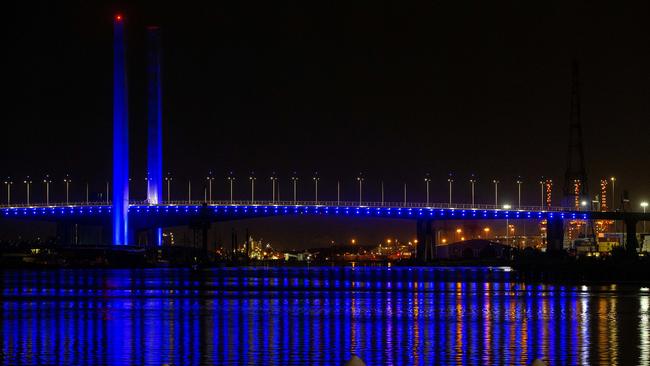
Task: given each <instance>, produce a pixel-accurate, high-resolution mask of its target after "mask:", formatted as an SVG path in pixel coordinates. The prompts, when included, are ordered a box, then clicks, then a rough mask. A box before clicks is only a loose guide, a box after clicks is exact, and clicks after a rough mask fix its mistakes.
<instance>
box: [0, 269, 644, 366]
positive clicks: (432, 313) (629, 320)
mask: <svg viewBox="0 0 650 366" xmlns="http://www.w3.org/2000/svg"><path fill="white" fill-rule="evenodd" d="M0 284H1V286H2V288H1V294H2V311H1V312H0V314H1V315H0V316H1V318H0V322H1V324H2V339H1V344H0V346H1V350H2V363H12V364H15V363H22V364H71V365H72V364H111V365H115V364H151V365H160V364H190V365H198V364H252V365H257V364H266V365H338V364H341V363H342V362H343V360H345V359H346V358H348V357H349V356H350V354H352V353H356V354H359V355H361V356H362V357H363V358H364V360H366V361H367V362H368V364H370V365H378V364H409V365H411V364H422V365H425V364H426V365H430V364H440V365H469V364H481V365H523V364H527V363H528V362H530V361H531V360H533V359H534V358H537V357H541V358H544V359H547V360H550V361H551V364H554V365H559V364H582V365H586V364H589V365H628V364H648V363H649V362H650V298H649V297H648V296H649V293H648V292H646V291H641V290H640V288H639V287H631V286H630V287H627V288H626V287H621V286H619V287H610V286H606V287H598V286H590V287H584V286H575V287H572V286H553V285H537V284H534V285H533V284H523V283H518V282H516V281H515V280H514V279H513V277H512V273H511V272H506V271H498V270H488V269H470V268H465V269H435V270H434V269H423V268H390V269H387V268H362V267H361V268H360V267H357V268H354V269H352V268H329V267H328V268H309V269H307V268H270V269H262V268H260V269H248V268H231V269H215V270H209V271H204V272H200V273H194V272H191V271H188V270H175V269H148V270H93V271H88V270H65V271H49V272H48V271H43V272H29V271H15V272H4V273H2V274H1V278H0Z"/></svg>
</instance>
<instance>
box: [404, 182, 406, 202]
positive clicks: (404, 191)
mask: <svg viewBox="0 0 650 366" xmlns="http://www.w3.org/2000/svg"><path fill="white" fill-rule="evenodd" d="M404 206H406V182H404Z"/></svg>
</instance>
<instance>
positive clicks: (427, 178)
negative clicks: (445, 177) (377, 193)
mask: <svg viewBox="0 0 650 366" xmlns="http://www.w3.org/2000/svg"><path fill="white" fill-rule="evenodd" d="M429 183H431V174H429V173H427V174H426V175H425V176H424V184H426V186H427V206H429ZM383 193H384V192H383V185H382V197H383ZM382 201H383V199H382Z"/></svg>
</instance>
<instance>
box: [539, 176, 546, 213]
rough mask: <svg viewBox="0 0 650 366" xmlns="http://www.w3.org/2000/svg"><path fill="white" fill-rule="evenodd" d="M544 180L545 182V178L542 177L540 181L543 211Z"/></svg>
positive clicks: (542, 207)
mask: <svg viewBox="0 0 650 366" xmlns="http://www.w3.org/2000/svg"><path fill="white" fill-rule="evenodd" d="M544 180H545V179H544V177H542V178H541V179H540V181H539V188H540V190H541V193H542V200H541V201H540V206H539V207H541V209H542V210H543V209H544Z"/></svg>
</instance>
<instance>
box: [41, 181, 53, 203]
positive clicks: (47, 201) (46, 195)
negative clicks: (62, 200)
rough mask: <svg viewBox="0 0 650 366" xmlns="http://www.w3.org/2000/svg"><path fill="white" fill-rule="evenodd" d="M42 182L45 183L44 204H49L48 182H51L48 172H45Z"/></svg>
mask: <svg viewBox="0 0 650 366" xmlns="http://www.w3.org/2000/svg"><path fill="white" fill-rule="evenodd" d="M43 183H45V204H46V205H47V206H49V205H50V183H52V177H50V175H49V174H45V177H44V178H43Z"/></svg>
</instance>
